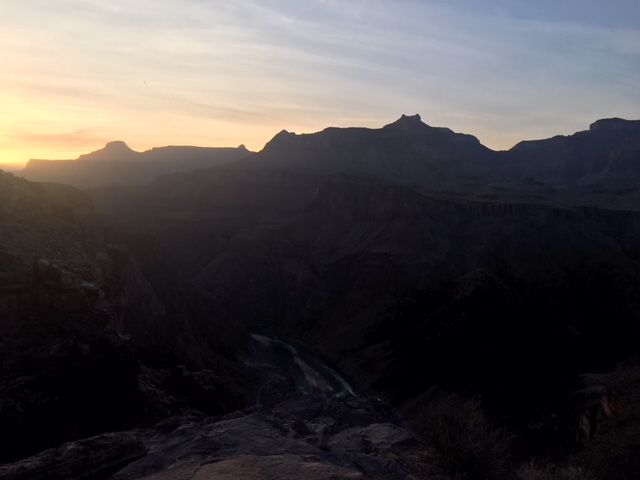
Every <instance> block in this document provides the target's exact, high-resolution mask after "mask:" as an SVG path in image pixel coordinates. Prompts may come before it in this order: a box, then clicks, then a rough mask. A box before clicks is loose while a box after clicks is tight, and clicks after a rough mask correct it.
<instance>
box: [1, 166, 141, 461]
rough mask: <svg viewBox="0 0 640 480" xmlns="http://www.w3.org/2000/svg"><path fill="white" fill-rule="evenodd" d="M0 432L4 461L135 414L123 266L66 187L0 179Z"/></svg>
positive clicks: (120, 254) (86, 207)
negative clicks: (0, 341) (125, 335)
mask: <svg viewBox="0 0 640 480" xmlns="http://www.w3.org/2000/svg"><path fill="white" fill-rule="evenodd" d="M0 205H1V210H0V212H1V213H0V225H1V226H0V258H1V262H2V275H1V277H0V329H1V331H2V333H1V335H0V336H1V338H2V357H1V359H0V360H1V365H2V368H1V369H0V385H2V388H0V392H1V393H0V402H1V408H0V412H1V413H0V425H1V430H2V436H1V437H0V438H1V441H2V448H1V450H2V458H3V459H6V458H12V457H14V456H19V455H21V454H24V453H27V452H34V451H37V449H38V448H43V447H44V446H47V445H49V444H50V443H51V442H53V443H56V442H60V441H63V440H68V439H70V438H74V437H77V436H80V435H86V434H89V433H94V432H96V431H99V430H101V429H106V428H117V427H119V426H121V425H124V424H126V423H127V422H128V421H131V419H132V418H133V417H134V416H135V413H136V412H134V409H135V402H132V401H131V399H132V398H135V393H136V389H137V384H136V378H137V377H136V375H137V374H136V372H137V366H136V363H135V362H136V361H135V359H134V357H133V350H132V343H131V341H130V340H129V339H127V338H125V337H123V336H122V335H121V333H122V331H123V311H124V310H123V309H124V305H125V304H126V303H127V302H128V300H129V299H128V298H127V291H126V285H127V282H128V279H129V277H130V276H131V273H132V272H131V264H130V262H129V261H128V259H127V255H126V253H125V252H124V251H122V250H121V249H119V248H117V247H114V246H109V245H107V244H105V243H104V241H103V238H102V231H101V230H102V227H101V223H100V219H99V217H98V215H97V214H96V213H95V212H94V211H93V210H92V208H91V201H90V200H89V199H88V198H87V197H85V196H83V195H82V194H80V192H78V191H76V190H75V189H72V188H71V187H68V188H65V187H62V186H53V187H52V188H51V189H50V190H48V189H47V187H46V186H43V185H37V184H32V183H30V182H27V181H24V180H21V179H16V178H13V177H11V176H9V175H5V174H3V175H2V176H0Z"/></svg>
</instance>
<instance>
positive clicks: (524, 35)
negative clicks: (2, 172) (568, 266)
mask: <svg viewBox="0 0 640 480" xmlns="http://www.w3.org/2000/svg"><path fill="white" fill-rule="evenodd" d="M0 52H2V53H0V55H2V61H3V68H2V69H1V71H0V101H1V102H2V105H3V112H2V113H0V161H16V162H24V161H26V160H27V159H28V158H31V157H45V158H75V157H76V156H77V155H78V154H80V153H84V152H86V151H89V150H95V149H97V148H100V147H101V146H102V145H103V144H104V143H105V142H107V141H109V140H115V139H119V140H124V141H126V142H127V143H129V145H130V146H131V147H132V148H135V149H137V150H144V149H148V148H151V147H153V146H162V145H168V144H174V145H176V144H192V145H206V146H237V145H238V144H240V143H244V144H246V145H247V147H248V148H250V149H253V150H259V149H260V148H262V147H263V145H264V144H265V143H266V142H267V141H268V140H269V139H270V138H271V137H272V136H273V135H275V134H276V133H277V132H278V131H279V130H281V129H283V128H284V129H287V130H289V131H295V132H297V133H305V132H313V131H317V130H321V129H323V128H325V127H327V126H365V127H381V126H382V125H384V124H386V123H390V122H392V121H394V120H395V119H396V118H397V117H399V116H400V115H401V114H402V113H406V114H414V113H420V115H421V116H422V119H423V121H424V122H425V123H428V124H430V125H433V126H447V127H450V128H452V129H454V130H455V131H460V132H464V133H471V134H473V135H476V136H477V137H478V138H480V140H481V141H482V142H483V143H484V144H485V145H487V146H489V147H492V148H495V149H506V148H510V147H511V146H513V145H514V144H515V143H516V142H517V141H519V140H522V139H533V138H543V137H548V136H551V135H554V134H570V133H573V132H575V131H578V130H584V129H586V128H588V125H589V123H591V122H592V121H595V120H596V119H598V118H603V117H610V116H619V117H623V118H634V119H637V118H640V88H639V85H640V1H638V0H609V1H608V2H603V1H594V0H581V1H578V0H563V1H549V0H544V1H541V0H538V1H536V2H531V1H525V0H489V1H479V0H461V1H455V0H431V1H429V0H424V1H417V0H395V1H392V0H386V1H385V0H350V1H347V0H342V1H338V0H297V1H293V0H271V1H266V0H262V1H260V0H233V1H231V0H224V1H223V0H181V1H175V0H109V1H103V0H56V1H51V0H0Z"/></svg>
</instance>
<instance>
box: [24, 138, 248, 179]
mask: <svg viewBox="0 0 640 480" xmlns="http://www.w3.org/2000/svg"><path fill="white" fill-rule="evenodd" d="M251 154H252V152H250V151H249V150H247V149H246V148H245V146H244V145H240V146H239V147H238V148H209V147H191V146H167V147H156V148H152V149H151V150H147V151H145V152H136V151H134V150H132V149H131V148H129V147H128V146H127V144H126V143H124V142H121V141H115V142H109V143H107V144H106V145H105V147H104V148H102V149H100V150H96V151H95V152H91V153H87V154H85V155H80V156H79V157H78V158H77V159H75V160H40V159H31V160H29V162H28V163H27V165H26V166H25V168H24V169H23V170H18V171H15V172H14V173H15V174H16V175H20V176H23V177H24V178H27V179H28V180H33V181H37V182H56V183H68V184H71V185H73V186H75V187H78V188H92V187H100V186H105V185H138V184H143V183H146V182H149V181H151V180H153V179H154V178H155V177H156V176H158V175H162V174H165V173H171V172H190V171H193V170H196V169H198V168H208V167H214V166H217V165H224V164H225V163H230V162H233V161H235V160H238V159H240V158H244V157H247V156H250V155H251Z"/></svg>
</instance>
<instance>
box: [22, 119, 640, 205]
mask: <svg viewBox="0 0 640 480" xmlns="http://www.w3.org/2000/svg"><path fill="white" fill-rule="evenodd" d="M639 152H640V120H635V121H630V120H623V119H619V118H610V119H603V120H598V121H596V122H594V123H593V124H592V125H591V126H590V128H589V130H587V131H582V132H577V133H575V134H574V135H571V136H556V137H553V138H550V139H545V140H535V141H523V142H520V143H518V144H517V145H516V146H514V147H513V148H512V149H510V150H508V151H499V152H497V151H493V150H491V149H489V148H487V147H485V146H484V145H482V144H481V143H480V142H479V140H478V139H477V138H476V137H474V136H472V135H466V134H461V133H455V132H453V131H452V130H450V129H448V128H436V127H431V126H429V125H427V124H425V123H423V122H422V120H421V118H420V116H419V115H413V116H406V115H402V117H401V118H399V119H398V120H396V121H395V122H393V123H390V124H388V125H385V126H384V127H382V128H379V129H369V128H326V129H325V130H322V131H321V132H317V133H312V134H302V135H296V134H294V133H290V132H287V131H286V130H283V131H281V132H280V133H278V134H277V135H276V136H275V137H274V138H273V139H272V140H271V141H269V142H268V143H267V144H266V145H265V147H264V149H263V150H262V151H260V152H259V153H257V154H254V153H253V152H250V151H248V150H247V149H246V148H244V146H240V147H238V148H203V147H187V146H182V147H174V146H168V147H160V148H153V149H151V150H148V151H145V152H135V151H133V150H131V149H130V148H129V147H128V146H127V145H126V144H125V143H124V142H110V143H108V144H107V145H106V146H105V147H104V148H103V149H100V150H97V151H95V152H91V153H89V154H86V155H81V156H80V157H78V158H77V159H76V160H65V161H51V160H30V161H29V163H28V164H27V165H26V167H25V169H24V170H21V171H18V172H16V174H18V175H21V176H24V177H25V178H27V179H29V180H34V181H48V182H59V183H69V184H72V185H74V186H76V187H78V188H94V187H100V186H108V185H140V184H144V183H148V182H149V181H151V180H153V178H155V177H156V176H158V175H163V174H168V173H173V172H189V171H193V170H196V169H202V168H211V167H217V166H222V165H226V166H228V167H230V168H232V169H235V170H238V169H239V170H242V169H247V168H249V169H256V168H258V169H265V168H268V169H280V170H286V171H292V172H299V173H302V172H304V173H307V174H334V173H344V174H367V175H373V176H375V177H377V178H380V179H381V180H384V181H388V182H396V183H402V184H412V185H419V186H422V187H429V188H436V189H455V190H464V191H469V192H473V193H483V194H487V195H491V194H496V193H500V192H502V193H504V192H505V190H504V189H507V190H508V191H509V192H512V193H513V192H517V193H518V194H527V195H533V196H536V195H538V196H548V195H549V193H550V192H551V191H553V192H554V196H555V198H560V197H561V196H562V195H564V196H565V200H566V201H568V202H577V203H597V204H602V203H606V204H610V205H613V206H616V205H622V206H626V207H628V206H630V205H635V204H639V205H640V202H639V200H640V194H638V193H637V185H638V184H640V162H638V156H639V155H640V153H639ZM576 195H578V196H580V198H579V199H576V198H575V197H576Z"/></svg>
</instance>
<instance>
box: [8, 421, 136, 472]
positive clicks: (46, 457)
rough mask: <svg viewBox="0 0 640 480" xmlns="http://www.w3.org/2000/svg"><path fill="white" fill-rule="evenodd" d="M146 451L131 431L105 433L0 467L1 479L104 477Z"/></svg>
mask: <svg viewBox="0 0 640 480" xmlns="http://www.w3.org/2000/svg"><path fill="white" fill-rule="evenodd" d="M145 452H146V450H145V447H144V445H143V443H142V442H141V441H140V440H138V439H137V438H136V437H135V436H134V435H133V434H131V433H129V432H119V433H105V434H103V435H98V436H96V437H91V438H87V439H84V440H78V441H76V442H71V443H67V444H65V445H63V446H61V447H60V448H50V449H48V450H45V451H44V452H42V453H40V454H38V455H35V456H33V457H30V458H27V459H25V460H22V461H20V462H16V463H13V464H9V465H3V466H0V479H2V480H94V479H102V478H106V477H107V476H108V475H110V474H111V473H113V472H115V471H117V470H119V469H120V468H122V467H123V466H125V465H127V464H129V463H131V462H132V461H134V460H136V459H138V458H140V457H142V456H143V455H144V454H145Z"/></svg>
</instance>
